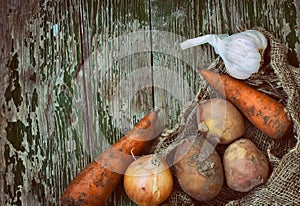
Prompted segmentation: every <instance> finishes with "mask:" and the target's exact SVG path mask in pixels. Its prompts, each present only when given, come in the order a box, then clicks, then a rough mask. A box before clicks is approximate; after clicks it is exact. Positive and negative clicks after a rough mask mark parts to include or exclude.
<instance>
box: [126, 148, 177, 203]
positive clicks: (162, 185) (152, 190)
mask: <svg viewBox="0 0 300 206" xmlns="http://www.w3.org/2000/svg"><path fill="white" fill-rule="evenodd" d="M124 188H125V192H126V194H127V195H128V197H129V198H130V199H131V200H132V201H134V202H135V203H136V204H138V205H140V206H148V205H149V206H156V205H160V204H161V203H162V202H163V201H165V200H166V199H167V198H168V197H169V195H170V194H171V192H172V188H173V177H172V173H171V170H170V168H169V166H168V164H167V162H166V161H165V160H164V159H163V158H161V157H159V156H158V155H152V154H151V155H146V156H143V157H140V158H139V159H137V160H135V161H134V162H132V163H131V164H130V165H129V167H128V168H127V170H126V171H125V175H124Z"/></svg>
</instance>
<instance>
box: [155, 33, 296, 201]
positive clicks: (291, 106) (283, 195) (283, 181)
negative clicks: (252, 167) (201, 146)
mask: <svg viewBox="0 0 300 206" xmlns="http://www.w3.org/2000/svg"><path fill="white" fill-rule="evenodd" d="M255 29H256V30H259V31H261V32H262V33H263V34H264V35H265V36H266V37H267V39H268V42H269V46H268V48H267V49H266V51H265V54H264V64H263V65H262V67H261V69H260V70H259V72H258V73H257V74H255V75H253V76H252V77H251V78H250V79H247V80H244V81H245V82H246V83H248V84H250V85H252V86H254V87H255V88H256V89H258V90H260V91H262V92H265V93H267V94H269V95H270V96H272V97H273V98H275V99H277V100H278V101H280V102H282V103H283V104H284V105H285V107H286V109H287V112H288V114H289V116H290V118H291V120H292V121H293V123H294V124H293V131H291V133H290V134H289V136H288V137H287V138H284V139H281V140H273V139H272V138H270V137H268V136H266V135H265V134H264V133H262V132H261V131H259V130H258V129H257V128H256V127H255V126H253V125H252V124H251V123H250V122H248V121H247V120H245V127H246V129H245V134H244V135H243V137H244V138H248V139H250V140H251V141H253V142H254V143H255V144H256V146H257V147H258V148H259V149H260V150H261V151H263V152H264V153H265V155H266V156H267V157H268V159H269V161H270V164H271V171H272V172H271V174H270V176H269V178H268V180H267V182H266V183H264V184H263V185H261V186H259V187H256V188H254V189H253V190H252V191H250V192H248V193H241V192H236V191H233V190H231V189H230V188H228V187H227V186H226V181H224V186H223V188H222V190H221V192H220V193H219V195H218V196H217V197H215V198H214V199H213V200H211V201H209V202H205V203H200V202H197V201H195V200H193V199H192V198H191V197H189V196H188V195H187V194H185V193H184V192H183V191H182V190H181V188H180V186H179V185H178V183H176V177H175V178H174V179H175V185H174V189H173V192H172V194H171V196H170V197H169V198H168V200H167V201H165V202H164V203H163V204H162V205H163V206H179V205H180V206H185V205H186V206H190V205H230V206H232V205H300V69H299V68H295V67H292V66H290V65H289V64H288V62H287V58H286V52H285V48H284V46H283V45H282V44H281V42H280V41H279V40H278V39H276V38H274V36H273V35H272V34H271V33H269V32H268V31H266V30H264V29H263V28H255ZM208 69H210V70H216V71H217V72H218V73H224V72H225V68H224V64H223V62H222V60H221V59H220V58H217V59H216V60H215V61H214V62H213V63H212V64H211V65H210V66H209V68H208ZM201 84H202V85H201V87H200V90H199V93H198V94H197V96H196V97H195V99H194V100H193V101H192V102H191V103H190V104H189V105H186V109H185V110H184V111H183V113H182V114H181V121H180V122H179V123H178V126H176V127H175V128H174V129H172V130H169V131H166V132H165V133H164V134H162V135H161V136H160V137H159V140H158V142H157V143H156V144H155V146H154V147H153V152H158V153H159V152H161V153H164V154H166V153H167V154H168V156H172V155H174V151H175V150H176V146H177V145H178V144H179V143H180V141H181V140H182V139H184V138H185V137H191V136H198V138H204V137H203V136H201V134H199V133H198V127H197V121H196V115H195V114H196V107H197V105H198V104H199V103H200V102H201V101H203V100H205V99H209V98H214V97H222V96H221V95H220V94H219V93H218V92H217V91H216V90H214V89H213V88H212V87H210V86H209V85H208V84H207V83H206V81H205V80H203V82H201ZM227 146H228V145H218V146H217V148H216V150H217V151H218V153H219V154H220V156H221V157H222V156H223V154H224V151H225V149H226V147H227ZM170 159H172V158H170ZM172 169H173V168H172ZM173 174H174V173H173Z"/></svg>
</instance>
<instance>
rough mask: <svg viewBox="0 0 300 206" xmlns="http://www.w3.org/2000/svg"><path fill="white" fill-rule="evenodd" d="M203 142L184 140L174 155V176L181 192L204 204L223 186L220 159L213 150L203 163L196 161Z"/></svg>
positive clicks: (198, 139) (200, 140) (199, 140)
mask: <svg viewBox="0 0 300 206" xmlns="http://www.w3.org/2000/svg"><path fill="white" fill-rule="evenodd" d="M203 142H204V141H203V140H202V139H200V138H195V139H194V142H192V143H191V139H186V140H184V141H183V143H182V144H181V145H179V146H178V148H177V150H176V154H175V167H174V168H175V174H176V177H177V179H178V182H179V185H180V187H181V188H182V190H183V191H184V192H185V193H187V194H188V195H190V196H191V197H192V198H194V199H197V200H199V201H202V202H205V201H208V200H211V199H213V198H214V197H215V196H217V195H218V194H219V192H220V190H221V188H222V186H223V181H224V174H223V166H222V162H221V158H220V156H219V154H218V153H217V152H216V151H215V150H213V152H212V154H210V155H209V156H208V158H207V159H206V160H204V161H203V162H199V161H198V157H199V154H200V150H201V147H202V145H203Z"/></svg>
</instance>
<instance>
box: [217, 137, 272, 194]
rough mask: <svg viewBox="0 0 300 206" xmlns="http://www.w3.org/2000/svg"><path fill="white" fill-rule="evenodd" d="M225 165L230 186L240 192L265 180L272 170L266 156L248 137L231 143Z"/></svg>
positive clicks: (226, 154)
mask: <svg viewBox="0 0 300 206" xmlns="http://www.w3.org/2000/svg"><path fill="white" fill-rule="evenodd" d="M223 165H224V170H225V178H226V182H227V185H228V187H230V188H231V189H233V190H235V191H239V192H248V191H250V190H252V189H253V188H254V187H256V186H258V185H260V184H262V183H263V182H265V180H266V179H267V177H268V175H269V170H270V168H269V162H268V159H267V158H266V156H265V155H264V154H263V153H262V152H261V151H260V150H259V149H258V148H257V147H256V145H255V144H254V143H253V142H252V141H251V140H248V139H239V140H237V141H235V142H233V143H232V144H231V145H229V147H228V148H227V149H226V151H225V153H224V156H223Z"/></svg>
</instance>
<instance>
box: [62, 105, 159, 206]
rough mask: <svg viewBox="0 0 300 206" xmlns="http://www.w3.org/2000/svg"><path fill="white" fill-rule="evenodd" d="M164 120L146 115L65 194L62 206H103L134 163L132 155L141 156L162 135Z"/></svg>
mask: <svg viewBox="0 0 300 206" xmlns="http://www.w3.org/2000/svg"><path fill="white" fill-rule="evenodd" d="M161 117H162V116H161V114H159V110H158V111H156V112H152V113H150V114H148V115H146V116H145V117H144V118H143V119H142V120H141V121H140V122H139V123H138V124H136V125H135V126H134V128H133V129H132V130H130V131H129V132H128V133H127V134H126V135H125V136H124V137H122V138H121V139H120V140H119V141H118V142H116V143H114V144H113V145H112V146H111V147H110V148H108V149H107V150H106V151H104V152H103V153H102V154H101V155H99V156H98V157H97V158H96V159H95V161H93V162H92V163H90V164H89V165H87V166H86V167H85V168H84V169H83V170H82V171H81V172H80V173H79V174H78V175H77V176H76V178H75V179H74V180H73V181H72V182H71V183H70V185H69V186H68V188H67V189H66V190H65V192H64V193H63V194H62V197H61V205H78V206H79V205H89V206H93V205H97V206H102V205H104V204H105V202H106V201H107V200H108V198H109V197H110V196H111V194H112V193H113V191H114V189H115V187H116V186H117V185H118V184H119V182H120V181H121V179H122V175H123V174H124V172H125V170H126V168H127V167H128V166H129V164H130V163H131V162H132V161H133V157H132V154H134V155H140V154H141V152H142V150H143V148H144V147H145V146H146V145H147V143H149V141H150V140H151V139H153V137H154V135H155V134H159V133H160V132H162V129H163V126H162V124H161V123H162V122H161V120H162V119H161Z"/></svg>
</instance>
